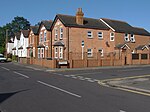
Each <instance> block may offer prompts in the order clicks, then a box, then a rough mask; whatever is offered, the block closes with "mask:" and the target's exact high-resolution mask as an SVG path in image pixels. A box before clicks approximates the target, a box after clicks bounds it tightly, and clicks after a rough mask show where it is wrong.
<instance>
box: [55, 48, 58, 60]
mask: <svg viewBox="0 0 150 112" xmlns="http://www.w3.org/2000/svg"><path fill="white" fill-rule="evenodd" d="M55 58H58V48H57V47H56V48H55Z"/></svg>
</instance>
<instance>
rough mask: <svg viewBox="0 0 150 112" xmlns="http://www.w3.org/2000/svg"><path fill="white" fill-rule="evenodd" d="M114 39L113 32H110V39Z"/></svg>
mask: <svg viewBox="0 0 150 112" xmlns="http://www.w3.org/2000/svg"><path fill="white" fill-rule="evenodd" d="M114 40H115V34H114V32H111V33H110V41H114Z"/></svg>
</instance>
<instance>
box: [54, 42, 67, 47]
mask: <svg viewBox="0 0 150 112" xmlns="http://www.w3.org/2000/svg"><path fill="white" fill-rule="evenodd" d="M53 46H64V43H63V42H56V43H54V45H53Z"/></svg>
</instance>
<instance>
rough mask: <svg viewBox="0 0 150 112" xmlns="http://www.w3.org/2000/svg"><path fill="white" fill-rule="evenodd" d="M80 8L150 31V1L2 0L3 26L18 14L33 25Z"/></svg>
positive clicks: (94, 15) (0, 15)
mask: <svg viewBox="0 0 150 112" xmlns="http://www.w3.org/2000/svg"><path fill="white" fill-rule="evenodd" d="M77 8H82V10H83V13H84V17H89V18H95V19H99V18H109V19H115V20H121V21H126V22H128V23H129V24H130V25H132V26H135V27H142V28H145V29H146V30H147V31H149V32H150V0H0V26H4V25H6V24H7V23H10V22H11V21H12V20H13V19H14V17H16V16H20V17H24V18H25V19H27V20H28V21H29V22H30V23H31V25H35V24H37V23H38V22H40V21H41V20H54V18H55V16H56V14H65V15H74V16H75V14H76V11H77Z"/></svg>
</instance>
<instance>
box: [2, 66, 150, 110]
mask: <svg viewBox="0 0 150 112" xmlns="http://www.w3.org/2000/svg"><path fill="white" fill-rule="evenodd" d="M149 68H150V67H129V68H128V67H127V68H126V67H124V68H109V69H108V68H104V69H96V70H92V69H91V70H75V71H55V72H47V71H45V70H43V69H42V68H41V69H36V68H33V67H28V66H22V65H16V64H13V63H0V110H1V111H2V112H150V97H148V96H145V95H140V94H136V93H132V92H127V91H122V90H118V89H114V88H109V87H104V86H101V85H99V84H98V83H97V82H98V80H104V79H111V78H118V77H119V78H120V77H127V76H138V75H146V74H150V69H149Z"/></svg>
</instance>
